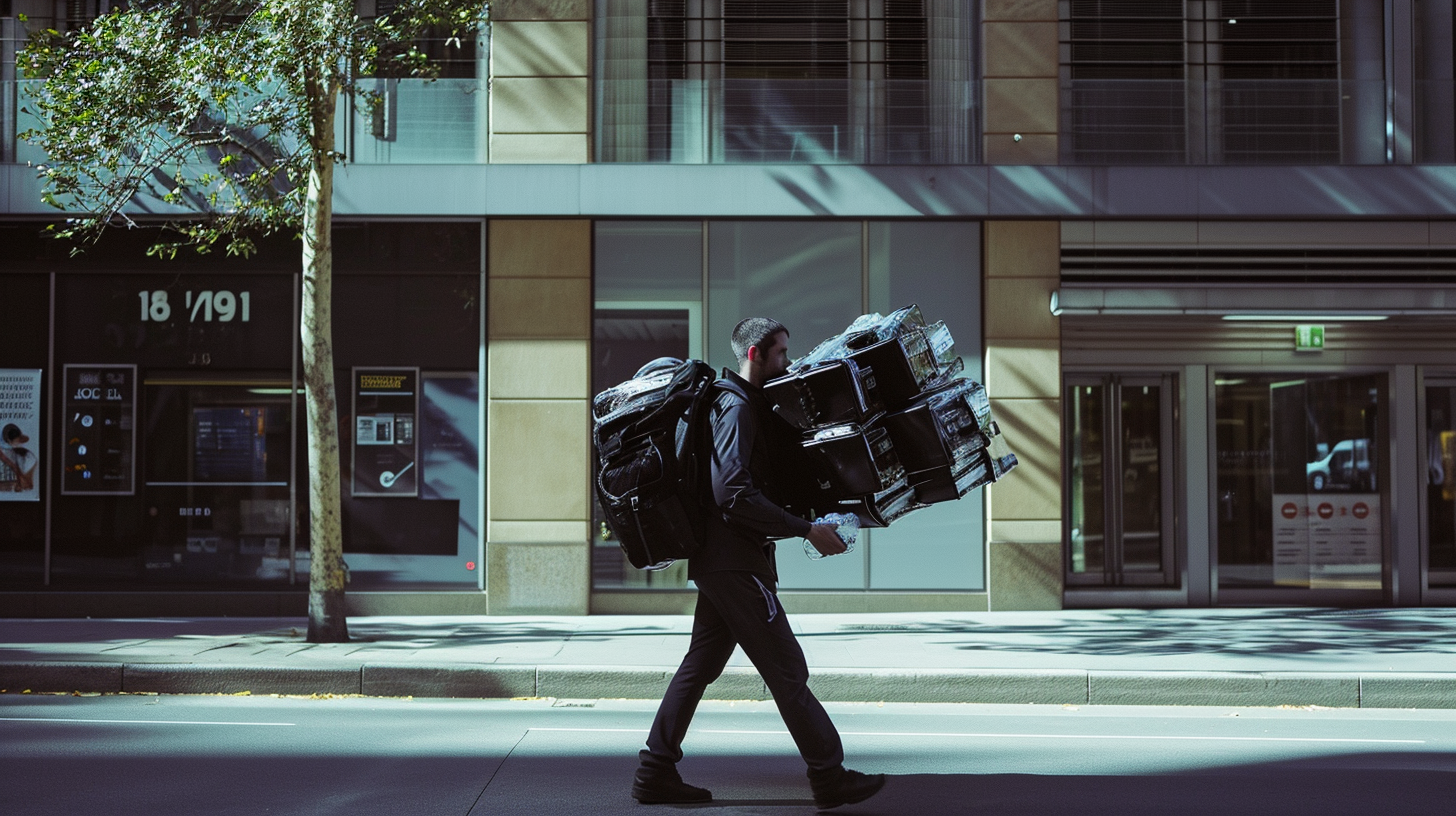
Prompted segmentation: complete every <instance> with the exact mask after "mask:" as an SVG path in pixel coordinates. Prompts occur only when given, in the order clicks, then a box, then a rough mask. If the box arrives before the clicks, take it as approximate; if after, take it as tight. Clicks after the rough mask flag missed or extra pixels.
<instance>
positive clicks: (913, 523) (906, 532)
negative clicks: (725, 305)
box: [866, 222, 986, 590]
mask: <svg viewBox="0 0 1456 816" xmlns="http://www.w3.org/2000/svg"><path fill="white" fill-rule="evenodd" d="M980 264H981V225H980V224H979V223H965V222H939V223H936V222H931V223H924V222H880V223H872V224H870V225H869V296H870V299H869V307H870V311H876V312H880V313H882V314H883V313H886V312H889V311H891V310H893V309H898V308H900V307H901V306H906V305H908V304H911V303H918V304H920V308H921V310H922V311H923V312H924V314H925V319H926V320H929V321H932V322H933V321H937V320H944V321H945V324H946V326H947V327H949V328H950V331H951V336H952V337H954V338H955V341H956V351H957V352H958V353H959V354H960V357H961V360H962V362H963V363H964V365H965V371H966V376H968V377H971V378H973V379H977V380H979V379H980V378H981V343H980V338H981V275H980ZM984 514H985V505H984V493H983V492H982V491H980V490H977V491H975V492H974V493H972V494H971V495H969V496H966V497H965V498H963V499H961V500H960V501H955V502H945V503H942V504H937V505H934V506H932V507H927V508H925V509H923V510H917V511H915V512H914V513H911V514H910V515H908V516H906V517H905V518H903V519H900V520H899V521H897V522H895V525H894V526H893V527H886V528H883V529H876V530H867V531H866V536H867V539H868V545H869V564H870V581H869V585H870V588H871V589H946V590H979V589H983V588H984V587H985V585H986V580H985V551H984V546H983V542H984V540H985V536H984V534H983V532H982V531H983V526H984V521H983V519H984Z"/></svg>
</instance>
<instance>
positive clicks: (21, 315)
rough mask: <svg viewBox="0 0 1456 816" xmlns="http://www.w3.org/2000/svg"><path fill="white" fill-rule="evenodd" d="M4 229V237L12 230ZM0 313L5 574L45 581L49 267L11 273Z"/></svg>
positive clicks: (22, 581)
mask: <svg viewBox="0 0 1456 816" xmlns="http://www.w3.org/2000/svg"><path fill="white" fill-rule="evenodd" d="M11 232H14V231H13V230H5V231H0V240H4V239H6V238H8V237H10V236H9V235H8V234H7V233H11ZM5 300H6V302H7V304H9V305H10V306H11V308H10V309H8V310H7V312H8V314H7V316H6V317H4V318H0V349H3V350H4V360H3V362H0V402H3V403H5V405H4V408H3V410H0V432H3V433H0V456H3V457H4V458H3V459H0V582H3V583H5V584H10V583H12V582H13V583H14V584H17V585H21V586H27V587H35V586H39V585H40V584H41V583H42V582H43V580H44V578H43V576H42V570H43V569H44V566H45V504H44V502H43V501H42V500H41V497H42V496H43V495H44V493H43V491H44V490H45V479H46V473H45V471H44V469H43V466H42V464H41V461H40V457H41V455H42V452H43V451H44V447H43V446H44V440H45V438H46V437H45V433H46V429H47V428H48V427H49V425H50V423H48V422H46V421H45V418H46V417H47V416H48V415H51V411H50V410H49V400H47V399H45V398H44V396H43V395H44V394H45V392H46V390H47V387H48V386H49V382H48V380H47V379H46V377H45V375H44V374H43V370H44V369H45V367H46V358H47V353H48V351H49V349H48V345H49V344H48V339H49V335H50V333H49V331H47V329H46V325H47V320H48V318H47V314H48V312H49V307H50V279H49V277H48V276H46V275H27V274H19V273H14V272H11V273H7V274H6V275H5Z"/></svg>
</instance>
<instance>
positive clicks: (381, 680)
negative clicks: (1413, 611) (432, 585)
mask: <svg viewBox="0 0 1456 816" xmlns="http://www.w3.org/2000/svg"><path fill="white" fill-rule="evenodd" d="M673 671H674V669H673V668H671V667H656V666H566V665H540V666H529V665H503V666H502V665H485V666H482V665H416V664H375V663H369V664H364V665H335V666H293V667H279V666H248V665H241V664H218V663H85V662H41V661H35V662H24V663H0V689H3V690H5V691H8V692H10V693H17V692H22V691H31V692H70V691H78V692H103V693H106V692H111V693H115V692H132V693H158V694H237V693H240V692H251V693H253V694H325V693H329V694H363V695H366V696H371V697H453V698H463V699H503V698H512V697H555V698H564V699H600V698H609V699H642V700H653V699H659V698H661V697H662V693H663V692H664V691H665V690H666V689H667V684H668V681H669V680H671V679H672V674H673ZM810 675H811V679H810V684H811V686H812V687H813V688H814V691H815V694H817V695H818V696H819V698H820V699H822V700H825V701H828V702H896V703H1022V704H1025V703H1039V704H1045V705H1065V704H1074V705H1089V704H1090V705H1187V706H1209V705H1217V706H1254V707H1259V706H1280V705H1301V706H1302V705H1319V706H1328V707H1331V708H1443V709H1444V708H1456V672H1451V673H1445V672H1426V673H1394V672H1392V673H1383V674H1366V673H1354V672H1328V673H1321V672H1206V671H1083V670H1072V669H1046V670H1016V669H921V670H913V669H820V670H812V669H811V671H810ZM706 696H707V698H708V699H714V700H764V699H768V696H769V695H768V692H767V689H766V688H765V687H764V684H763V680H762V679H761V678H760V677H759V676H758V673H757V672H756V671H754V670H753V669H752V668H748V667H737V666H735V667H731V668H729V669H728V670H726V671H725V672H724V673H723V676H722V677H721V678H719V679H718V680H717V681H716V682H715V683H713V685H711V686H709V687H708V693H707V695H706Z"/></svg>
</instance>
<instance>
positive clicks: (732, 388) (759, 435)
mask: <svg viewBox="0 0 1456 816" xmlns="http://www.w3.org/2000/svg"><path fill="white" fill-rule="evenodd" d="M725 381H726V382H725ZM714 387H715V388H716V389H718V393H717V395H716V396H715V397H714V399H713V407H712V409H711V411H710V412H709V417H710V421H711V422H712V432H713V455H712V467H711V469H712V481H713V502H714V504H715V505H716V507H717V510H718V512H716V513H709V515H708V520H707V525H706V540H705V541H704V543H703V546H702V548H701V549H699V551H698V552H697V554H695V555H694V556H693V557H692V558H690V559H688V577H690V578H691V577H693V576H696V575H703V574H706V573H709V572H722V571H724V570H744V571H747V572H751V573H753V574H755V575H757V576H759V577H760V578H763V579H767V580H770V581H776V580H777V577H778V574H777V571H776V569H775V566H774V543H773V540H774V539H778V538H789V537H792V536H806V535H808V534H809V528H810V526H811V525H810V523H809V522H808V521H805V520H804V519H802V518H799V517H798V516H796V515H794V514H792V513H790V512H789V511H788V510H785V509H784V506H783V505H784V504H785V498H784V497H785V496H787V495H788V489H789V488H790V487H791V485H788V484H785V482H786V480H788V479H793V478H799V476H798V475H797V474H798V473H800V472H801V471H799V470H798V469H797V468H796V467H793V466H791V462H790V461H789V460H791V459H792V457H794V456H795V455H796V454H797V453H798V451H799V447H798V442H797V432H796V431H795V430H794V428H793V427H792V426H790V425H789V424H788V423H787V422H785V421H784V420H783V419H781V418H779V416H778V415H777V414H775V413H774V412H773V406H772V405H770V404H769V401H768V399H767V398H766V397H765V396H764V394H763V389H761V388H759V387H758V386H756V385H753V384H751V383H749V382H748V381H747V380H745V379H743V378H742V377H740V376H738V375H737V374H734V373H733V372H731V371H724V372H723V380H720V381H719V382H718V383H717V384H716V385H715V386H714Z"/></svg>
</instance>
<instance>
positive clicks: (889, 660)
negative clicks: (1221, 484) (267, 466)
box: [0, 608, 1456, 708]
mask: <svg viewBox="0 0 1456 816" xmlns="http://www.w3.org/2000/svg"><path fill="white" fill-rule="evenodd" d="M792 620H793V622H794V626H795V629H796V631H797V632H798V634H799V638H800V643H801V644H803V647H804V651H805V653H806V655H807V657H808V660H809V668H810V674H811V676H812V680H811V684H812V686H813V688H814V690H815V693H816V694H818V695H819V697H820V698H821V699H824V700H834V701H866V702H876V701H885V702H965V703H1044V704H1079V705H1085V704H1103V705H1248V706H1278V705H1301V706H1302V705H1320V706H1331V707H1366V708H1372V707H1373V708H1456V609H1447V608H1431V609H1289V608H1278V609H1267V608H1261V609H1213V610H1208V609H1192V610H1151V611H1148V610H1090V611H1089V610H1077V611H1059V612H992V613H928V614H912V613H896V614H855V615H797V616H792ZM691 624H692V620H691V618H689V617H686V616H668V615H663V616H592V617H545V616H542V617H388V618H386V617H359V618H353V619H351V620H350V622H349V626H350V633H351V634H352V636H353V639H354V640H353V642H351V643H347V644H323V645H313V644H309V643H307V642H306V641H305V640H304V637H303V633H304V630H305V628H306V622H305V621H304V620H303V619H300V618H167V619H127V620H91V619H87V620H50V619H46V620H21V619H0V689H4V690H6V691H7V692H8V693H16V692H20V691H24V690H30V691H35V692H42V691H51V692H66V691H81V692H119V691H127V692H160V693H238V692H242V691H248V692H251V693H254V694H265V693H276V694H314V693H333V694H364V695H370V696H419V697H554V698H561V699H580V698H591V699H595V698H640V699H651V698H656V697H660V696H661V694H662V692H663V690H664V689H665V688H666V686H667V681H668V679H669V678H670V677H671V676H672V673H673V671H674V669H675V668H676V667H677V664H678V661H679V660H681V659H682V656H683V653H684V651H685V650H686V649H687V644H688V634H689V632H690V630H691ZM708 696H709V697H710V698H714V699H766V698H767V693H766V691H765V689H764V686H763V682H762V680H760V679H759V677H758V675H757V673H756V672H755V671H754V670H753V667H752V666H751V665H750V664H749V663H748V662H747V660H746V659H745V658H744V657H743V655H742V653H741V652H739V653H737V654H735V655H734V658H733V660H732V662H730V664H729V668H728V671H727V672H725V674H724V676H723V677H722V678H721V679H720V680H719V681H718V682H717V683H715V684H714V685H713V686H712V687H710V689H709V692H708Z"/></svg>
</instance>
